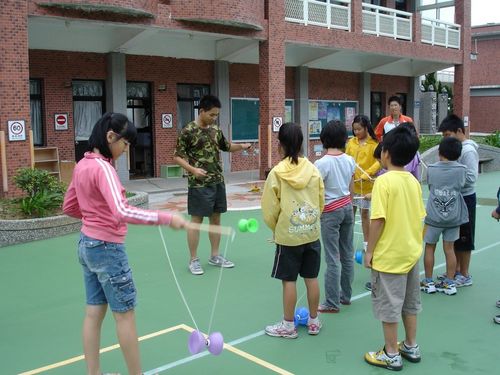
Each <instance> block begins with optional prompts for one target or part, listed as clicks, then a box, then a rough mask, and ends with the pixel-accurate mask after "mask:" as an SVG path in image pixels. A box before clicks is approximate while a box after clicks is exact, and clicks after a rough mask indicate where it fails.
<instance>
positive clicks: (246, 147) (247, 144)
mask: <svg viewBox="0 0 500 375" xmlns="http://www.w3.org/2000/svg"><path fill="white" fill-rule="evenodd" d="M250 147H252V144H251V143H241V149H242V150H248V149H249V148H250Z"/></svg>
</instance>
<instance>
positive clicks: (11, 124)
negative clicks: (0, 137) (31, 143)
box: [7, 120, 26, 142]
mask: <svg viewBox="0 0 500 375" xmlns="http://www.w3.org/2000/svg"><path fill="white" fill-rule="evenodd" d="M7 124H8V128H9V141H10V142H13V141H25V140H26V123H25V121H24V120H12V121H7Z"/></svg>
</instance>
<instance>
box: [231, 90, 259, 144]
mask: <svg viewBox="0 0 500 375" xmlns="http://www.w3.org/2000/svg"><path fill="white" fill-rule="evenodd" d="M258 139H259V99H257V98H231V140H232V141H238V142H248V141H251V142H255V141H258Z"/></svg>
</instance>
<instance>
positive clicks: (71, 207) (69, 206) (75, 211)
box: [63, 181, 82, 219]
mask: <svg viewBox="0 0 500 375" xmlns="http://www.w3.org/2000/svg"><path fill="white" fill-rule="evenodd" d="M63 212H64V213H65V214H66V215H68V216H71V217H75V218H77V219H81V218H82V212H81V210H80V205H79V204H78V199H77V198H76V191H75V186H74V185H73V181H72V182H71V183H70V184H69V187H68V190H67V191H66V194H65V195H64V203H63Z"/></svg>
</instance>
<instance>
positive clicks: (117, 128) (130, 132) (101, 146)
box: [88, 112, 137, 159]
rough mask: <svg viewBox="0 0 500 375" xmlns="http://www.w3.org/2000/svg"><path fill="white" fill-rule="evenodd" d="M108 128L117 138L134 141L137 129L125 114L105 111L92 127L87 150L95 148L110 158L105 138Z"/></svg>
mask: <svg viewBox="0 0 500 375" xmlns="http://www.w3.org/2000/svg"><path fill="white" fill-rule="evenodd" d="M110 130H111V131H112V132H113V133H115V134H116V135H117V137H118V139H120V138H123V139H125V140H127V141H128V142H129V143H134V142H135V139H136V137H137V129H136V128H135V126H134V124H133V123H132V122H130V121H129V120H128V118H127V116H125V115H122V114H121V113H113V112H106V113H105V114H104V115H103V116H102V117H101V118H100V119H99V120H98V121H97V122H96V124H95V125H94V128H93V129H92V134H91V135H90V138H89V147H88V150H89V151H93V150H94V148H96V149H98V150H99V152H100V153H101V154H102V155H103V156H104V157H106V158H109V159H111V158H112V157H113V155H112V154H111V150H110V149H109V144H108V139H107V134H108V131H110Z"/></svg>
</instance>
